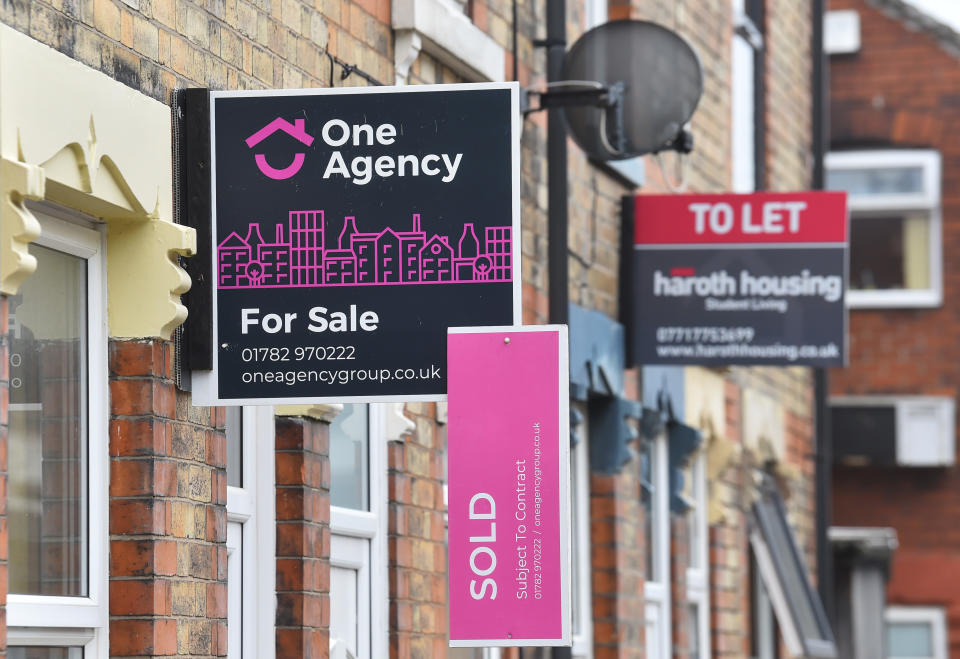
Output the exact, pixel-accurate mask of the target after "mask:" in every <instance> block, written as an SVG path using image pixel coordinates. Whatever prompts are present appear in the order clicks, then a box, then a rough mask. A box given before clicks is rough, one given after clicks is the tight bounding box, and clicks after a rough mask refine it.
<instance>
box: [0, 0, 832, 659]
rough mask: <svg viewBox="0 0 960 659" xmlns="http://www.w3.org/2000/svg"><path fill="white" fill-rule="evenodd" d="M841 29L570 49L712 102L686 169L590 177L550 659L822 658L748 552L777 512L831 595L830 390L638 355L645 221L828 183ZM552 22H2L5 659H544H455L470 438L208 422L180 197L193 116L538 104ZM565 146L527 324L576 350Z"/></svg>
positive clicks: (368, 11)
mask: <svg viewBox="0 0 960 659" xmlns="http://www.w3.org/2000/svg"><path fill="white" fill-rule="evenodd" d="M551 4H552V3H551ZM817 6H818V5H817V3H815V2H811V1H809V0H803V1H795V0H733V1H732V2H727V1H724V2H716V1H714V0H687V1H684V2H675V3H663V2H654V1H652V0H634V1H632V2H628V1H622V0H610V1H609V2H603V1H602V0H587V1H586V2H582V3H581V2H574V1H571V2H569V3H567V5H566V21H565V24H566V25H565V27H566V30H565V31H566V43H567V45H569V44H570V43H572V42H573V40H574V39H576V38H577V37H578V36H579V35H580V34H581V33H583V32H584V31H585V30H587V29H589V28H591V27H593V26H595V25H598V24H600V23H603V22H605V21H607V20H616V19H625V18H633V19H645V20H653V21H656V22H658V23H660V24H662V25H664V26H666V27H668V28H670V29H672V30H674V31H676V32H678V33H679V34H681V35H682V36H684V37H685V38H686V39H688V40H689V42H690V43H691V44H692V45H693V47H694V48H695V49H696V50H697V51H698V53H699V55H700V58H701V60H702V62H703V65H704V74H705V93H704V95H703V98H702V100H701V103H700V107H699V109H698V111H697V113H696V114H695V115H694V118H693V121H692V126H691V130H692V133H693V135H694V139H695V141H696V142H695V144H696V145H695V149H694V151H693V153H692V154H691V155H690V156H689V157H684V158H682V159H681V158H679V157H678V156H677V155H676V154H673V153H667V154H664V155H662V156H661V157H659V158H657V159H655V158H652V157H648V158H645V159H638V160H634V161H632V162H628V163H625V164H622V165H618V166H616V168H614V167H613V166H609V165H603V164H599V163H595V162H592V161H590V160H588V159H587V158H586V157H585V156H584V155H583V154H582V153H581V152H579V151H578V150H577V148H576V147H575V146H574V145H572V143H571V144H570V147H569V155H568V159H567V163H566V169H567V174H568V181H569V186H570V195H569V207H568V209H569V220H570V226H569V236H568V244H569V248H568V250H566V253H567V257H568V267H569V277H568V281H567V282H566V283H567V285H568V286H567V287H568V294H569V300H570V309H569V319H570V325H571V345H572V351H571V355H572V359H571V364H572V381H573V385H574V386H573V392H572V396H573V398H574V401H573V403H574V405H573V407H574V409H575V411H576V415H575V421H576V423H575V427H574V435H575V437H574V438H573V439H574V440H575V444H574V446H573V451H572V467H573V469H572V473H573V487H572V502H571V503H572V507H573V510H574V521H575V523H574V553H573V584H574V585H573V593H574V610H573V620H574V626H573V629H574V644H573V647H572V649H571V650H569V651H568V650H554V651H553V656H555V657H561V656H571V655H572V656H574V657H581V658H582V657H596V658H597V659H602V658H606V657H614V656H616V657H648V658H650V659H661V658H666V657H670V656H678V657H690V658H693V657H707V656H713V657H758V658H764V659H766V658H770V657H777V656H788V655H791V654H792V655H799V654H802V653H803V652H804V650H803V649H802V647H801V649H800V650H799V651H798V650H797V643H798V642H799V643H801V645H802V643H803V642H804V641H805V639H807V637H808V636H811V637H815V636H817V635H827V632H825V630H824V629H822V628H816V629H812V628H810V627H809V626H808V627H804V621H803V620H800V619H798V618H797V617H796V616H795V615H792V614H791V613H790V611H791V608H790V606H789V604H790V602H789V601H787V600H789V599H790V596H789V594H788V595H786V596H784V595H782V594H781V596H779V600H778V596H776V595H775V596H773V597H771V594H770V592H769V591H770V588H771V587H773V588H775V584H776V583H780V582H781V581H782V580H783V579H784V578H785V576H784V575H783V574H780V573H778V572H777V570H776V569H775V568H772V567H770V566H769V565H764V566H761V565H758V563H757V560H756V557H755V552H754V550H753V549H751V537H750V536H751V533H752V531H755V530H756V526H755V525H756V516H757V510H758V506H761V507H763V506H765V507H766V508H764V509H765V510H767V511H768V512H769V513H770V514H771V515H774V517H776V519H779V520H782V521H783V529H784V531H783V534H782V535H781V536H780V538H781V539H782V540H783V542H787V543H788V544H789V543H790V542H795V543H796V546H797V547H798V548H799V552H800V554H801V555H802V558H803V564H804V565H805V568H804V570H803V574H805V575H806V577H807V578H808V579H813V580H814V581H815V575H816V571H817V555H818V541H817V537H818V533H817V528H818V524H817V520H818V515H817V511H816V501H815V494H816V492H815V489H816V473H817V455H816V446H815V439H814V434H815V433H814V422H815V419H814V399H813V376H812V373H811V371H810V370H809V369H806V368H782V369H781V368H764V369H757V368H731V369H724V370H716V369H703V368H693V367H691V368H631V369H626V368H625V360H624V347H623V345H624V340H623V332H624V328H623V327H622V326H621V325H620V324H619V323H618V322H617V318H618V316H619V292H620V288H621V282H620V266H621V263H620V248H621V239H622V237H621V230H620V229H621V214H620V206H621V200H622V198H623V196H624V195H630V194H635V193H638V192H639V193H645V192H649V191H665V190H668V189H672V188H671V187H670V186H671V185H676V184H677V183H678V180H677V179H678V173H679V176H680V178H682V179H683V181H685V183H686V186H687V188H688V189H689V190H691V191H701V192H707V191H725V190H734V191H741V192H745V191H751V190H765V189H769V190H803V189H807V188H809V187H811V185H812V184H813V166H812V163H813V162H814V161H815V157H816V148H815V147H816V139H815V135H814V127H815V126H814V121H813V118H812V117H813V112H812V109H813V105H814V101H813V98H814V85H813V83H812V81H811V79H812V73H813V69H814V62H815V60H814V58H813V57H812V56H811V53H812V52H813V49H812V46H811V44H812V43H814V42H815V39H814V36H815V35H814V30H813V26H814V25H817V24H818V22H819V20H820V16H819V14H818V13H817ZM514 10H515V11H514ZM547 11H548V5H547V3H545V2H531V1H529V0H525V1H518V2H517V3H516V4H515V5H514V4H511V3H509V2H505V1H503V0H471V1H470V2H465V3H461V2H457V1H455V0H393V1H392V2H387V1H386V0H358V1H356V2H350V1H340V0H325V1H322V2H321V1H320V0H318V1H317V2H315V3H303V2H298V1H297V0H261V1H258V2H248V1H247V0H212V1H209V2H185V1H184V2H170V3H167V2H160V1H158V0H154V1H150V0H123V1H121V0H64V1H60V0H51V1H49V2H48V1H44V0H38V1H35V2H29V3H26V2H19V1H18V2H9V3H4V4H3V5H2V7H0V21H2V25H0V187H2V195H0V204H2V205H0V229H2V231H0V275H2V282H0V291H2V296H0V326H2V327H4V328H6V332H5V334H3V335H2V337H3V340H2V351H3V355H2V360H0V363H3V364H4V367H3V368H2V369H0V379H2V384H0V655H2V654H4V653H5V656H7V657H10V658H12V659H21V658H27V657H29V658H31V659H47V658H54V657H57V658H60V657H66V658H69V659H76V658H79V657H85V658H87V659H93V658H98V657H107V656H111V657H159V656H181V657H188V656H197V657H224V656H226V657H259V658H269V657H274V656H275V657H281V658H287V657H327V656H332V657H348V656H355V657H368V658H380V657H388V656H389V657H395V658H397V659H406V658H408V657H445V656H446V657H451V658H465V657H484V658H485V659H495V658H496V657H509V656H518V655H519V651H517V650H514V649H507V650H503V651H497V650H486V649H484V650H476V651H466V650H456V651H453V650H449V649H448V648H447V591H446V589H447V582H446V569H447V568H446V554H445V547H446V545H445V536H446V529H445V513H446V504H445V447H446V442H447V436H446V420H447V419H446V408H445V405H443V404H432V403H430V404H427V403H407V404H399V403H398V404H381V405H372V406H365V405H347V406H339V405H312V406H310V405H305V406H288V407H278V408H275V409H274V408H268V407H248V408H231V409H224V408H203V407H195V406H193V405H192V404H191V396H190V391H189V389H190V383H189V378H187V377H185V374H184V373H183V372H182V371H181V369H180V364H181V361H180V357H181V355H180V354H179V349H178V344H177V342H176V332H177V328H178V327H180V326H181V325H182V324H183V323H184V322H185V321H186V322H187V323H189V322H190V321H189V318H188V316H187V308H186V306H185V304H184V300H182V299H181V296H183V295H185V294H186V293H187V291H188V289H189V287H190V281H189V278H188V277H187V276H186V273H185V271H184V269H183V268H182V267H181V263H182V261H181V259H185V258H190V257H192V256H194V255H195V252H196V235H195V233H194V232H193V231H192V230H191V229H189V228H188V227H187V226H186V225H185V222H184V218H182V217H180V215H179V210H178V209H179V205H178V203H177V200H176V198H175V190H174V184H173V181H174V169H175V164H176V163H175V161H174V154H175V153H176V150H177V148H178V144H177V143H176V139H177V138H176V135H175V133H174V130H173V126H174V124H175V123H176V116H175V115H176V113H175V111H173V110H172V108H173V107H174V105H175V98H176V95H175V91H176V90H177V89H180V88H186V87H207V88H211V89H262V88H297V87H327V86H343V85H366V84H373V83H376V82H380V83H387V84H419V83H451V82H461V81H503V80H511V79H513V78H514V72H516V76H517V79H518V80H519V82H520V85H521V86H522V87H523V88H529V89H542V88H543V86H544V85H545V83H546V57H545V51H544V48H543V46H542V44H539V43H538V42H539V41H540V40H542V39H544V37H545V31H546V28H545V25H546V17H547ZM514 31H515V32H516V40H514ZM654 93H655V90H654ZM547 124H548V122H547V117H546V113H544V112H538V113H532V114H530V115H529V116H528V117H526V119H525V121H524V125H523V141H522V154H523V158H522V161H523V173H522V190H523V197H522V256H523V263H522V273H523V282H524V284H523V307H524V322H526V323H542V322H546V321H547V320H549V318H548V316H549V295H550V294H551V292H550V290H549V286H548V274H547V273H548V266H549V264H548V248H549V240H548V224H549V222H550V217H551V213H552V212H555V211H556V209H553V211H551V209H549V208H548V198H549V191H548V188H547V177H546V166H547V163H546V152H547V140H548V134H547V128H548V125H547ZM658 160H659V161H661V163H660V164H658V162H657V161H658ZM661 165H662V166H661ZM562 253H563V251H561V254H562ZM666 399H669V400H670V401H671V404H672V410H673V413H674V415H675V421H676V422H677V423H679V424H683V425H685V426H688V427H691V428H695V429H697V430H699V431H700V432H701V433H702V437H703V441H702V443H701V444H700V446H699V447H698V448H696V449H695V450H692V451H690V450H684V451H682V452H681V451H680V450H679V447H678V446H675V445H672V444H671V442H670V439H669V434H668V433H665V432H653V431H651V432H650V433H649V434H648V435H642V433H641V436H639V437H637V436H635V433H634V432H631V426H632V427H633V428H634V429H636V428H637V427H638V426H641V425H644V424H643V423H642V422H643V418H644V413H643V412H642V411H641V408H642V407H646V408H648V409H651V410H655V409H656V408H657V402H658V400H660V401H662V400H666ZM491 413H496V411H495V410H491ZM646 415H647V416H648V418H649V417H651V416H657V414H655V413H652V412H648V413H646ZM625 417H630V419H632V420H631V421H630V422H629V424H628V423H626V422H625V421H624V419H625ZM680 475H683V477H682V478H680V477H678V476H680ZM781 506H782V507H781ZM820 519H821V520H822V519H824V518H823V516H821V517H820ZM821 526H822V525H821ZM753 535H754V536H755V538H754V540H753V546H754V548H758V547H759V548H760V551H761V552H762V551H764V548H766V551H769V549H770V547H769V546H768V541H767V540H764V538H763V537H759V538H758V537H756V533H753ZM821 546H822V543H821ZM775 605H776V606H775ZM813 626H814V627H817V625H816V624H814V625H813Z"/></svg>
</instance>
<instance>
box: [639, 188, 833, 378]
mask: <svg viewBox="0 0 960 659" xmlns="http://www.w3.org/2000/svg"><path fill="white" fill-rule="evenodd" d="M627 208H628V210H632V220H633V230H634V241H633V255H632V256H633V279H632V282H631V283H632V286H633V295H632V296H631V299H629V300H628V303H629V304H630V305H631V306H632V311H631V316H632V328H631V330H630V332H631V342H632V346H631V347H632V350H633V360H632V361H633V362H634V363H639V364H703V365H725V364H753V365H768V366H783V365H795V366H796V365H808V366H837V365H843V364H844V363H845V359H846V333H847V312H846V307H845V304H844V292H845V290H846V272H847V211H846V196H845V194H844V193H840V192H799V193H761V194H744V195H738V194H716V195H665V196H654V195H638V196H636V197H634V198H633V199H631V200H629V203H628V204H627ZM628 226H629V223H628Z"/></svg>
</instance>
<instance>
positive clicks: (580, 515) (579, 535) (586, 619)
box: [570, 401, 593, 659]
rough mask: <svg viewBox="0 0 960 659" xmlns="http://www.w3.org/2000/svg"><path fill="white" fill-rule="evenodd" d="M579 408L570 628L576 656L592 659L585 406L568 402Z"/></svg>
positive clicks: (573, 468)
mask: <svg viewBox="0 0 960 659" xmlns="http://www.w3.org/2000/svg"><path fill="white" fill-rule="evenodd" d="M571 404H573V405H575V406H576V407H577V409H578V410H579V411H580V413H581V415H582V418H583V422H582V423H581V424H580V425H579V426H578V427H577V428H578V431H579V435H580V441H579V442H577V443H576V444H574V445H573V446H571V447H570V460H571V473H572V474H573V475H575V477H576V484H577V487H576V488H571V504H572V506H573V508H575V509H576V512H577V514H576V526H575V528H573V529H572V533H573V547H572V549H573V556H572V558H573V559H574V564H573V569H574V571H575V572H576V576H577V583H579V584H580V590H579V592H578V593H577V598H576V600H575V601H574V602H573V606H574V607H576V610H577V612H578V613H579V615H580V630H579V633H578V631H577V630H576V629H573V648H572V650H571V655H572V656H573V657H574V658H575V659H593V587H592V581H593V570H592V563H591V557H590V451H589V446H590V445H589V441H590V438H589V436H588V433H589V425H590V424H589V423H588V416H587V406H586V405H583V404H577V403H574V402H573V401H571Z"/></svg>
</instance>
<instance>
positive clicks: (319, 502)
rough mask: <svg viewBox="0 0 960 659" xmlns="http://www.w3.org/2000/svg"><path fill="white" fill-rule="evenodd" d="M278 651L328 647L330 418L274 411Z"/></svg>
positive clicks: (321, 652)
mask: <svg viewBox="0 0 960 659" xmlns="http://www.w3.org/2000/svg"><path fill="white" fill-rule="evenodd" d="M276 451H277V452H276V483H277V493H276V497H277V657H312V658H319V657H326V656H327V655H328V654H329V647H330V424H328V423H324V422H321V421H317V420H314V419H310V418H306V417H277V422H276Z"/></svg>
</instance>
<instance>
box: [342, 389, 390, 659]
mask: <svg viewBox="0 0 960 659" xmlns="http://www.w3.org/2000/svg"><path fill="white" fill-rule="evenodd" d="M368 409H369V416H368V425H367V437H368V441H369V445H368V451H367V456H368V458H367V460H368V468H369V480H368V483H369V486H370V494H369V502H370V506H369V507H370V510H369V511H364V510H353V509H351V508H341V507H339V506H330V567H331V568H333V567H342V568H347V569H354V570H357V572H358V590H360V592H361V595H364V594H365V593H364V591H366V593H368V594H369V600H368V602H367V605H366V606H364V605H363V604H362V603H361V600H358V611H357V615H358V625H357V626H358V634H357V643H358V646H359V647H358V648H357V652H358V654H357V659H371V658H374V657H386V656H388V654H389V640H390V639H389V620H390V618H389V616H390V602H389V595H390V593H389V582H388V578H389V576H388V572H387V515H388V506H387V436H386V423H385V414H386V407H385V405H382V404H374V403H370V404H369V405H368ZM355 539H360V540H363V541H366V542H368V543H369V563H366V562H365V561H357V560H356V551H355V549H356V547H357V546H358V543H357V542H355ZM333 598H334V593H333V592H331V593H330V602H331V607H332V606H333V604H334V600H333ZM365 626H366V627H367V629H369V634H364V633H362V630H363V629H364V627H365ZM331 641H333V637H332V636H331Z"/></svg>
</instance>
